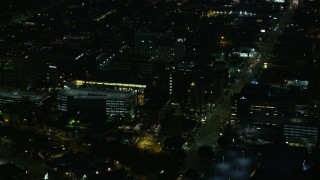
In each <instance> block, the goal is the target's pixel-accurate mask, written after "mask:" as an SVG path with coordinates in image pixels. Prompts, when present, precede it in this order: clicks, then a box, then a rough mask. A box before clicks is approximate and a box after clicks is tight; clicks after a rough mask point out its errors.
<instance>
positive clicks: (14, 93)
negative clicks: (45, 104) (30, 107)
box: [0, 88, 48, 102]
mask: <svg viewBox="0 0 320 180" xmlns="http://www.w3.org/2000/svg"><path fill="white" fill-rule="evenodd" d="M47 96H48V94H47V93H42V92H27V91H20V90H12V89H4V88H1V89H0V98H1V99H12V100H26V101H32V102H39V101H41V100H43V99H44V98H46V97H47Z"/></svg>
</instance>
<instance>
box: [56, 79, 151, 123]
mask: <svg viewBox="0 0 320 180" xmlns="http://www.w3.org/2000/svg"><path fill="white" fill-rule="evenodd" d="M145 88H146V85H141V84H125V83H111V82H96V81H82V80H76V81H73V82H71V83H69V84H68V85H66V86H65V87H64V88H63V90H62V91H61V92H60V93H59V96H58V101H59V105H58V109H59V110H61V111H68V112H77V111H83V112H87V113H89V114H94V115H96V116H99V117H106V116H114V115H121V116H130V117H131V118H135V117H136V113H137V112H136V107H137V105H143V104H144V94H143V93H144V89H145Z"/></svg>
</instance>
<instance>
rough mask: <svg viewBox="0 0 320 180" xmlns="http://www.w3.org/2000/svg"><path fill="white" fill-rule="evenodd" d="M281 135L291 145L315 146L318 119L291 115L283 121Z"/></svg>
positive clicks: (317, 134)
mask: <svg viewBox="0 0 320 180" xmlns="http://www.w3.org/2000/svg"><path fill="white" fill-rule="evenodd" d="M283 136H284V138H285V140H286V143H287V144H289V145H291V146H304V147H315V146H316V144H317V142H318V139H319V121H317V119H313V118H310V117H292V118H288V119H286V120H285V121H284V123H283Z"/></svg>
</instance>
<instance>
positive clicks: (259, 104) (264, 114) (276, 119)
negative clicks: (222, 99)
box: [231, 84, 308, 125]
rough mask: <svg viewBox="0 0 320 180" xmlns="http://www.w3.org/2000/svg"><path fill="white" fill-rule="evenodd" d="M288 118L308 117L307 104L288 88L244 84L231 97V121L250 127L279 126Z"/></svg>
mask: <svg viewBox="0 0 320 180" xmlns="http://www.w3.org/2000/svg"><path fill="white" fill-rule="evenodd" d="M288 116H294V117H299V116H308V102H307V101H306V100H305V99H301V98H299V97H298V96H297V95H295V92H294V91H293V90H292V89H289V88H275V87H271V85H265V84H246V85H245V86H244V87H243V89H242V91H241V92H240V93H238V94H235V95H234V96H233V103H232V106H231V121H233V122H239V123H241V124H250V125H262V124H264V125H280V124H282V122H283V121H284V118H285V117H288Z"/></svg>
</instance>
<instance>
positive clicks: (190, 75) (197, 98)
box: [165, 62, 227, 109]
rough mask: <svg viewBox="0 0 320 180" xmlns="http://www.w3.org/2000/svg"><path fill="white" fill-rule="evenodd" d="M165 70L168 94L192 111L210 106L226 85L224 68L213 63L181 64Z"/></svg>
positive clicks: (170, 66)
mask: <svg viewBox="0 0 320 180" xmlns="http://www.w3.org/2000/svg"><path fill="white" fill-rule="evenodd" d="M165 70H166V72H165V74H166V78H165V81H166V82H165V84H166V89H167V91H168V94H169V95H170V96H171V97H172V98H174V99H180V100H182V101H181V102H180V103H182V105H183V106H186V107H189V108H192V109H193V108H195V109H205V108H206V107H207V105H212V104H213V102H214V101H215V100H216V99H217V98H218V95H219V94H220V93H221V92H222V90H223V88H224V85H225V83H226V82H225V79H226V74H227V73H226V72H227V71H226V67H221V66H218V65H215V64H213V63H208V64H207V63H206V64H200V63H195V62H181V63H175V64H170V65H168V66H167V67H166V69H165Z"/></svg>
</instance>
